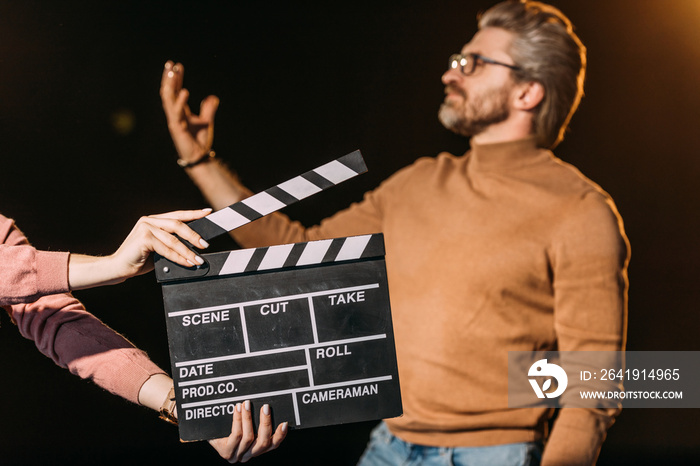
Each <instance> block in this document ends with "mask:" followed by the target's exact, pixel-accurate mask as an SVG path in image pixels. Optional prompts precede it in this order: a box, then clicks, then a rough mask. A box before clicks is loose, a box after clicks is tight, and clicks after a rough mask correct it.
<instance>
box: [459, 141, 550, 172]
mask: <svg viewBox="0 0 700 466" xmlns="http://www.w3.org/2000/svg"><path fill="white" fill-rule="evenodd" d="M469 154H470V155H469V159H470V160H469V167H470V168H471V169H472V170H478V171H504V170H513V169H518V168H522V167H525V166H527V165H532V164H535V163H538V162H541V161H544V160H546V159H548V158H549V157H550V154H551V153H550V151H548V150H544V149H540V148H539V147H537V144H536V142H535V136H530V137H527V138H524V139H517V140H515V141H507V142H498V143H493V144H477V143H475V142H474V139H473V138H472V140H471V150H470V151H469Z"/></svg>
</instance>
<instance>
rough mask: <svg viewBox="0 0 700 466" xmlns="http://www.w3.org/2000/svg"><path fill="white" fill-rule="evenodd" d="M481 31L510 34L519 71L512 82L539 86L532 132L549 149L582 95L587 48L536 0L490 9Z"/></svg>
mask: <svg viewBox="0 0 700 466" xmlns="http://www.w3.org/2000/svg"><path fill="white" fill-rule="evenodd" d="M486 27H497V28H501V29H505V30H507V31H509V32H511V33H513V34H514V36H515V38H514V40H513V42H512V44H511V48H510V55H511V57H512V58H513V61H514V62H515V63H516V64H517V65H518V66H519V67H520V68H521V69H520V70H514V71H512V73H513V78H514V79H515V81H516V82H526V81H535V82H538V83H540V84H541V85H542V86H543V88H544V97H543V99H542V102H540V104H539V105H538V106H537V107H536V108H535V109H534V117H533V132H534V134H535V135H536V137H537V144H538V145H539V146H540V147H547V148H554V147H555V146H556V145H557V144H559V143H560V142H561V141H562V139H564V133H565V131H566V128H567V127H568V125H569V121H570V120H571V117H572V116H573V114H574V112H575V111H576V108H578V105H579V102H580V101H581V97H582V96H583V81H584V77H585V74H586V47H584V45H583V44H582V43H581V41H580V40H579V38H578V36H576V34H575V33H574V28H573V25H572V24H571V21H569V19H568V18H567V17H566V16H564V14H563V13H562V12H561V11H559V10H558V9H557V8H555V7H553V6H551V5H547V4H544V3H540V2H536V1H530V0H511V1H506V2H502V3H499V4H497V5H495V6H493V7H491V8H490V9H488V10H487V11H486V12H484V13H483V14H482V15H481V16H480V18H479V28H480V29H483V28H486Z"/></svg>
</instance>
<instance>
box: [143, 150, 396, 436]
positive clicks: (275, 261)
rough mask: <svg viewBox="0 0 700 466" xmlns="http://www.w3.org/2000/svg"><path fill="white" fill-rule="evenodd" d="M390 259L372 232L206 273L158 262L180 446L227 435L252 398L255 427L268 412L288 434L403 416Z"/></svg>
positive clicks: (211, 257) (268, 253) (242, 259)
mask: <svg viewBox="0 0 700 466" xmlns="http://www.w3.org/2000/svg"><path fill="white" fill-rule="evenodd" d="M351 155H352V154H351ZM346 157H347V156H346ZM339 160H342V159H339ZM341 163H343V164H345V163H344V162H341ZM317 170H319V169H317ZM309 173H311V172H309ZM302 176H303V177H304V179H308V178H307V176H309V175H308V173H307V174H305V175H302ZM320 176H322V177H323V178H324V179H326V180H328V179H329V177H330V175H328V174H326V175H320ZM335 179H336V180H337V179H338V178H335ZM287 183H290V182H287ZM314 184H315V185H316V186H319V184H321V183H320V182H315V183H314ZM288 186H289V185H287V184H285V183H283V184H282V185H279V187H280V189H282V190H284V191H285V192H289V191H287V189H285V187H288ZM319 189H322V188H321V187H319ZM289 190H290V191H293V190H292V189H291V188H289ZM269 192H270V190H268V191H266V193H268V194H269ZM297 194H298V196H297V195H293V196H294V198H295V199H300V198H303V197H306V196H302V195H301V194H300V193H297ZM270 195H271V196H273V195H272V194H270ZM273 197H274V198H275V199H277V200H279V199H280V197H281V195H279V194H275V195H274V196H273ZM263 204H264V203H263ZM251 206H255V207H256V208H254V210H256V212H258V214H260V215H264V214H263V212H265V209H262V208H260V204H257V203H255V204H253V203H251V204H249V205H248V207H251ZM251 208H253V207H251ZM230 209H232V210H234V211H235V212H237V213H240V211H241V210H242V209H239V208H235V209H234V207H233V206H232V207H231V208H230ZM261 210H262V212H261ZM252 216H253V215H252V214H251V213H250V212H248V213H247V214H246V215H245V216H244V217H245V218H246V219H248V221H250V220H252V219H251V218H250V217H252ZM246 223H247V222H246ZM225 225H226V226H224V227H222V226H221V224H217V228H223V229H225V228H228V227H230V226H231V224H229V223H227V224H225ZM208 228H209V227H208ZM198 231H200V233H201V232H202V231H216V230H215V229H213V228H212V229H211V230H198ZM384 254H385V251H384V239H383V235H382V234H371V235H363V236H352V237H347V238H335V239H327V240H320V241H311V242H306V243H295V244H282V245H275V246H270V247H265V248H252V249H241V250H234V251H226V252H219V253H211V254H204V255H203V258H204V259H205V261H206V264H205V265H204V266H202V267H199V268H184V267H180V266H178V265H175V264H173V263H171V262H169V261H166V260H164V259H162V258H160V259H157V260H156V277H157V278H158V281H159V283H161V285H162V290H163V301H164V307H165V317H166V325H167V330H168V343H169V347H170V358H171V366H172V374H173V380H174V383H175V396H176V400H177V406H178V416H179V429H180V438H181V439H182V440H184V441H193V440H204V439H211V438H217V437H225V436H228V435H229V433H230V432H231V420H232V415H233V410H234V409H235V406H236V404H237V403H241V402H244V401H246V400H249V401H251V403H252V412H253V414H254V421H255V423H256V425H257V423H258V417H257V416H258V413H259V410H260V407H261V406H262V405H263V404H269V405H270V407H271V409H272V413H273V422H274V424H275V425H277V424H279V423H281V422H285V421H287V422H288V423H289V427H290V428H291V429H299V428H306V427H319V426H325V425H331V424H342V423H348V422H357V421H365V420H371V419H382V418H387V417H395V416H398V415H400V414H401V413H402V405H401V395H400V390H399V380H398V370H397V365H396V350H395V347H394V333H393V328H392V324H391V310H390V305H389V290H388V285H387V277H386V264H385V260H384Z"/></svg>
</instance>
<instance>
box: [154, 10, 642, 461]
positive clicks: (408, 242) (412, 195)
mask: <svg viewBox="0 0 700 466" xmlns="http://www.w3.org/2000/svg"><path fill="white" fill-rule="evenodd" d="M585 60H586V56H585V48H584V46H583V45H582V44H581V42H580V41H579V39H578V37H577V36H576V35H575V34H574V32H573V27H572V25H571V23H570V21H569V20H568V19H567V18H566V17H565V16H564V15H563V14H562V13H561V12H560V11H559V10H557V9H555V8H553V7H551V6H549V5H545V4H542V3H539V2H532V1H506V2H503V3H499V4H497V5H496V6H494V7H492V8H491V9H489V10H488V11H486V12H485V13H484V14H483V15H482V16H481V17H480V20H479V31H478V32H477V33H476V35H475V36H474V37H473V38H472V40H471V41H470V42H469V43H467V44H466V45H464V47H463V48H462V50H461V53H459V54H456V55H453V56H452V57H450V59H449V63H448V66H449V67H448V70H447V71H446V72H445V73H444V74H443V76H442V82H443V83H444V85H445V92H446V96H445V99H444V102H443V104H442V105H441V107H440V111H439V119H440V121H441V122H442V124H443V125H444V126H445V127H446V128H448V129H450V130H451V131H454V132H456V133H458V134H461V135H464V136H466V137H469V138H471V139H470V146H471V148H470V150H469V151H468V152H467V153H466V154H464V155H462V156H454V155H452V154H448V153H441V154H439V155H438V156H437V157H435V158H427V157H426V158H422V159H419V160H418V161H416V162H415V163H413V164H412V165H410V166H408V167H406V168H404V169H402V170H400V171H399V172H397V173H396V174H394V175H393V176H391V177H390V178H389V179H387V180H386V181H384V182H383V183H382V184H381V185H380V186H379V187H378V188H377V189H375V190H373V191H371V192H369V193H367V194H366V195H365V197H364V199H363V201H362V202H360V203H357V204H353V205H352V206H350V207H349V208H348V209H346V210H343V211H341V212H338V213H337V214H335V215H333V216H332V217H330V218H328V219H326V220H324V221H323V222H321V223H320V225H318V226H315V227H312V228H304V227H303V226H301V225H300V224H299V223H297V222H291V221H290V220H289V219H288V218H287V217H286V216H284V215H282V214H279V213H275V214H271V215H269V216H267V217H264V218H263V219H260V220H258V221H256V222H254V223H252V224H249V225H247V226H245V227H242V228H240V229H237V230H235V231H234V232H233V236H234V238H235V239H236V240H237V241H238V242H239V243H240V244H241V245H243V246H245V247H261V246H267V245H271V244H280V243H291V242H301V241H310V240H317V239H322V238H332V237H342V236H350V235H359V234H366V233H374V232H383V233H384V236H385V241H386V251H387V254H386V259H387V269H388V276H389V289H390V290H391V301H392V314H393V320H394V327H395V335H396V345H397V355H398V363H399V377H400V382H401V390H402V399H403V404H404V415H403V416H402V417H399V418H395V419H387V420H385V421H384V422H382V423H381V424H380V425H379V426H378V427H377V428H376V429H375V431H374V432H373V434H372V439H371V441H370V444H369V446H368V448H367V450H366V451H365V454H364V455H363V457H362V459H361V460H360V464H362V465H363V466H367V465H379V464H422V465H431V464H457V465H459V464H499V465H516V464H517V465H521V464H539V462H540V461H541V462H542V464H581V465H584V464H587V465H590V464H593V463H594V462H595V460H596V458H597V455H598V452H599V450H600V447H601V445H602V442H603V440H604V438H605V435H606V432H607V429H608V428H609V427H610V425H611V424H612V423H613V420H614V417H615V415H616V414H617V411H616V410H602V409H601V410H595V409H582V408H569V407H566V406H564V407H563V409H561V410H559V414H558V416H557V419H556V420H555V421H554V422H553V423H552V422H551V416H552V414H553V413H552V410H550V409H547V408H527V409H513V408H509V407H508V396H507V393H508V392H507V388H508V387H507V385H508V380H507V373H508V351H535V350H561V351H593V350H595V351H616V350H620V349H622V348H623V347H624V341H625V331H626V312H627V310H626V305H627V303H626V293H627V275H626V270H627V263H628V259H629V247H628V243H627V239H626V237H625V235H624V232H623V230H622V223H621V219H620V217H619V215H618V213H617V211H616V209H615V206H614V204H613V202H612V199H610V197H609V196H608V195H607V194H606V193H605V192H604V191H602V190H601V189H600V188H599V187H598V186H597V185H595V184H594V183H593V182H591V181H590V180H588V179H587V178H585V177H584V176H583V175H581V174H580V173H579V172H578V171H577V170H576V169H575V168H573V167H572V166H570V165H568V164H566V163H565V162H563V161H561V160H559V159H557V158H556V157H554V155H553V154H552V153H551V152H550V150H549V149H552V148H554V147H555V146H556V145H557V144H558V143H559V142H560V141H561V140H562V138H563V135H564V131H565V129H566V127H567V126H568V123H569V120H570V119H571V116H572V115H573V113H574V112H575V110H576V108H577V106H578V103H579V101H580V99H581V96H582V93H583V80H584V74H585ZM182 79H183V68H182V65H179V64H178V65H173V64H172V63H170V62H168V64H166V69H165V71H164V74H163V81H162V87H161V97H162V99H163V106H164V109H165V113H166V116H167V119H168V125H169V128H170V132H171V135H172V137H173V140H174V142H175V145H176V147H177V149H178V153H179V156H180V164H181V166H183V167H184V168H185V170H186V171H187V173H188V175H189V176H190V177H191V178H192V180H193V181H194V182H195V183H196V184H197V186H198V187H199V188H200V189H201V191H202V192H203V194H204V195H205V197H207V199H208V200H209V202H210V203H211V204H212V206H213V207H214V208H217V209H218V208H223V207H225V206H227V205H230V204H232V203H234V202H238V201H240V200H242V199H243V198H245V197H247V196H249V195H250V194H251V193H250V191H248V190H247V189H246V188H245V187H244V186H243V185H242V184H241V183H240V182H239V181H238V180H237V179H236V178H235V177H234V176H233V175H232V174H231V173H230V172H229V171H227V169H226V168H225V167H224V166H223V165H222V164H221V163H219V162H218V161H217V160H216V159H215V158H212V157H210V155H209V154H210V148H211V142H212V137H213V118H214V113H215V111H216V107H217V105H218V100H217V99H216V98H215V97H213V96H212V97H209V98H207V99H206V100H205V101H204V102H203V104H202V107H201V113H200V115H194V114H191V112H190V111H189V108H187V104H186V100H187V96H188V94H187V91H186V90H184V89H182ZM550 424H551V425H552V428H551V432H549V428H548V427H549V425H550ZM543 445H544V449H543Z"/></svg>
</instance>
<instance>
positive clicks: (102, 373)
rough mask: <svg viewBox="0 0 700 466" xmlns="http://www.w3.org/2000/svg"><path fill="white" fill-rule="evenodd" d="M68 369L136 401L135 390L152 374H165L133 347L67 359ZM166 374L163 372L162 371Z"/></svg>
mask: <svg viewBox="0 0 700 466" xmlns="http://www.w3.org/2000/svg"><path fill="white" fill-rule="evenodd" d="M69 369H70V371H71V372H72V373H73V374H76V375H78V376H80V377H82V378H86V379H92V380H93V382H95V383H96V384H97V385H99V386H100V387H102V388H104V389H105V390H107V391H109V392H110V393H113V394H115V395H118V396H120V397H122V398H124V399H126V400H129V401H131V402H132V403H136V404H139V401H138V400H139V391H140V390H141V387H142V386H143V384H144V383H146V381H147V380H148V379H149V378H150V377H151V376H152V375H155V374H166V372H165V371H163V370H162V369H161V368H159V367H158V366H157V365H156V364H155V363H153V362H152V361H151V360H150V359H148V356H147V355H146V353H144V352H143V351H141V350H139V349H137V348H117V349H112V350H109V351H106V352H104V353H100V354H99V355H90V356H86V357H83V358H79V359H76V360H73V361H71V363H70V364H69ZM166 375H167V374H166Z"/></svg>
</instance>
